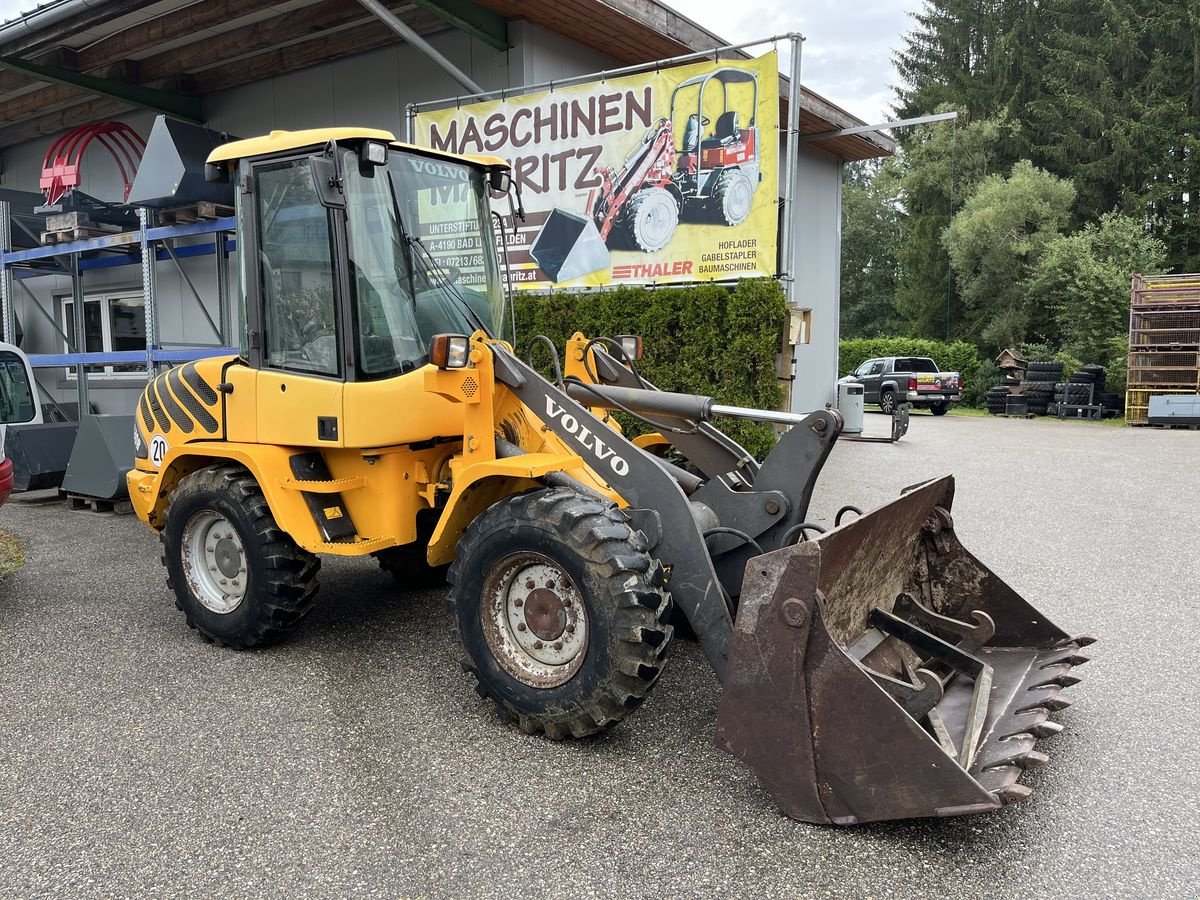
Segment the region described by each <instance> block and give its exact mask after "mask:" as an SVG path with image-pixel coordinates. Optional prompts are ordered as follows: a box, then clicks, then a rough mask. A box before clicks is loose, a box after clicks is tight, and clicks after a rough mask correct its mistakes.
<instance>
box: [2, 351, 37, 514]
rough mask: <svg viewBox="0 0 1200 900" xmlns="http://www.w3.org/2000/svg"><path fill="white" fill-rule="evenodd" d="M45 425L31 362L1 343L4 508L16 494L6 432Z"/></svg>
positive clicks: (22, 354)
mask: <svg viewBox="0 0 1200 900" xmlns="http://www.w3.org/2000/svg"><path fill="white" fill-rule="evenodd" d="M41 421H42V406H41V404H40V403H38V401H37V386H36V383H35V382H34V380H33V368H32V367H31V366H30V365H29V359H28V358H27V357H26V356H25V354H24V353H22V352H21V351H20V350H18V349H17V348H16V347H14V346H13V345H12V344H5V343H3V342H0V506H3V505H4V501H5V500H7V499H8V495H9V494H11V493H12V484H13V478H12V462H11V461H10V460H9V459H7V458H6V457H5V455H4V432H5V430H6V428H7V426H9V425H34V424H40V423H41Z"/></svg>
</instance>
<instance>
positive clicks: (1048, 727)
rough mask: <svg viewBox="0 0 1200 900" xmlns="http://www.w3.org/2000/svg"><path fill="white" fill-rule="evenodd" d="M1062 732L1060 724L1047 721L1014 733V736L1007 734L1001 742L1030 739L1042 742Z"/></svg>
mask: <svg viewBox="0 0 1200 900" xmlns="http://www.w3.org/2000/svg"><path fill="white" fill-rule="evenodd" d="M1062 731H1063V726H1062V725H1060V724H1059V723H1058V722H1051V721H1048V720H1047V721H1042V722H1036V723H1034V724H1033V725H1028V726H1026V727H1024V728H1022V729H1021V730H1020V731H1016V732H1013V733H1012V734H1006V735H1005V736H1004V737H1003V738H1001V740H1005V741H1015V740H1020V739H1021V738H1029V739H1030V740H1036V741H1040V740H1042V739H1043V738H1048V737H1054V735H1056V734H1060V733H1062Z"/></svg>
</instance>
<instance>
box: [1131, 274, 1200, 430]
mask: <svg viewBox="0 0 1200 900" xmlns="http://www.w3.org/2000/svg"><path fill="white" fill-rule="evenodd" d="M1197 393H1200V274H1195V275H1155V276H1147V275H1134V276H1133V287H1132V291H1131V294H1130V304H1129V380H1128V385H1127V390H1126V396H1125V421H1126V422H1128V423H1129V424H1130V425H1145V424H1147V418H1148V415H1149V412H1150V397H1151V396H1157V395H1162V394H1197Z"/></svg>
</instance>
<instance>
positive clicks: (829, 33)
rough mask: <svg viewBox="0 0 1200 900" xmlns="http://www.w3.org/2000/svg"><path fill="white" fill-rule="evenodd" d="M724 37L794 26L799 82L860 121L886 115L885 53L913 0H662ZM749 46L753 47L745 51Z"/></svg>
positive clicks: (903, 28) (889, 81)
mask: <svg viewBox="0 0 1200 900" xmlns="http://www.w3.org/2000/svg"><path fill="white" fill-rule="evenodd" d="M664 2H666V3H667V5H669V6H671V7H673V8H675V9H677V10H679V12H681V13H683V14H684V15H685V16H687V17H688V18H690V19H692V20H693V21H695V22H697V23H698V24H700V25H703V26H704V27H705V28H707V29H708V30H709V31H712V32H715V33H716V34H717V35H719V36H720V37H722V38H724V39H725V40H727V41H730V42H731V43H740V42H742V41H752V40H754V39H756V38H760V37H769V36H770V35H774V34H784V33H786V32H789V31H798V32H800V33H801V34H802V35H804V37H805V38H806V39H807V40H805V42H804V52H803V56H802V59H801V76H800V80H801V81H803V82H804V85H805V87H807V88H810V89H811V90H814V91H816V92H817V93H818V94H820V95H822V96H823V97H825V98H826V99H827V100H830V101H832V102H833V103H836V104H837V105H838V106H841V107H842V108H843V109H846V110H848V111H849V112H851V113H853V114H854V115H856V116H858V117H859V118H861V119H866V120H867V121H868V122H871V123H874V122H881V121H883V120H884V119H890V118H892V111H891V105H892V102H893V94H892V90H891V87H892V85H894V84H895V83H896V81H897V75H896V71H895V68H894V67H893V66H892V51H893V50H896V49H898V48H899V46H900V41H901V37H902V36H903V35H904V33H905V32H907V31H910V30H911V28H912V19H910V18H909V16H908V12H909V11H910V10H916V9H919V8H920V7H921V0H849V2H847V0H796V2H792V3H788V2H787V0H664ZM751 52H754V51H753V49H752V50H751Z"/></svg>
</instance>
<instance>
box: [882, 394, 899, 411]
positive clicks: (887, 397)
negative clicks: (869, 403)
mask: <svg viewBox="0 0 1200 900" xmlns="http://www.w3.org/2000/svg"><path fill="white" fill-rule="evenodd" d="M879 405H880V406H881V407H882V408H883V411H884V412H889V413H890V412H891V411H892V410H893V409H894V408H895V406H896V399H895V398H894V397H893V396H892V392H891V391H884V393H883V396H882V397H880V398H879Z"/></svg>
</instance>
